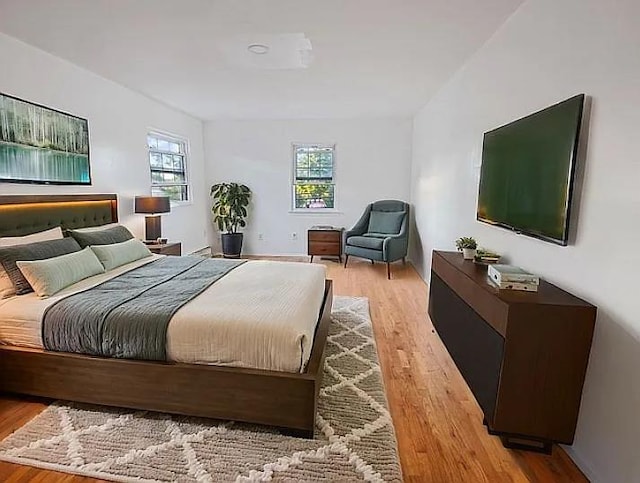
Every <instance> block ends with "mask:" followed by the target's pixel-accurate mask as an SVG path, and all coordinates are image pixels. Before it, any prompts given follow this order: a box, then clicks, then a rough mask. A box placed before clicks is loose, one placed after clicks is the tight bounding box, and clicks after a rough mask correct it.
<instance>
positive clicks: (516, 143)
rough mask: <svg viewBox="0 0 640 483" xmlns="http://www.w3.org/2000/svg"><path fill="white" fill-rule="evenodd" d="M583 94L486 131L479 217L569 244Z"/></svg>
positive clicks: (524, 232) (537, 236) (479, 193)
mask: <svg viewBox="0 0 640 483" xmlns="http://www.w3.org/2000/svg"><path fill="white" fill-rule="evenodd" d="M583 105H584V94H580V95H577V96H574V97H572V98H570V99H567V100H566V101H563V102H560V103H559V104H556V105H554V106H551V107H548V108H547V109H544V110H542V111H539V112H536V113H534V114H531V115H529V116H527V117H524V118H522V119H519V120H517V121H514V122H512V123H510V124H507V125H505V126H502V127H499V128H497V129H494V130H493V131H489V132H487V133H485V135H484V142H483V146H482V169H481V173H480V188H479V192H478V211H477V219H478V220H479V221H483V222H486V223H490V224H493V225H498V226H501V227H504V228H508V229H511V230H514V231H516V232H519V233H523V234H526V235H529V236H533V237H536V238H541V239H543V240H547V241H551V242H554V243H558V244H560V245H566V244H567V241H568V231H569V212H570V206H571V193H572V187H573V178H574V170H575V163H576V152H577V149H578V136H579V133H580V123H581V119H582V110H583Z"/></svg>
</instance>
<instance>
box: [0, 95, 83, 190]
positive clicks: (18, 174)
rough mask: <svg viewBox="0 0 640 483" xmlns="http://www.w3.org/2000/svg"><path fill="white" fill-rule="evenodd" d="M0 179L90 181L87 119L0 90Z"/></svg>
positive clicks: (48, 181) (15, 180)
mask: <svg viewBox="0 0 640 483" xmlns="http://www.w3.org/2000/svg"><path fill="white" fill-rule="evenodd" d="M0 182H10V183H38V184H61V185H77V184H79V185H90V184H91V169H90V165H89V123H88V122H87V120H86V119H82V118H80V117H76V116H72V115H70V114H66V113H64V112H60V111H56V110H55V109H50V108H48V107H45V106H41V105H38V104H33V103H31V102H27V101H24V100H22V99H18V98H16V97H12V96H8V95H6V94H0Z"/></svg>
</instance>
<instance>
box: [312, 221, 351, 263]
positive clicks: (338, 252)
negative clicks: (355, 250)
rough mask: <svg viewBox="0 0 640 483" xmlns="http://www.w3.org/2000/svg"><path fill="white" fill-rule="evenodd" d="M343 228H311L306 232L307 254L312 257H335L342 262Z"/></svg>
mask: <svg viewBox="0 0 640 483" xmlns="http://www.w3.org/2000/svg"><path fill="white" fill-rule="evenodd" d="M343 230H344V228H335V227H315V226H314V227H311V228H310V229H309V230H308V231H307V254H308V255H310V256H311V262H313V257H314V256H316V255H319V256H329V257H337V258H338V260H340V262H342V232H343Z"/></svg>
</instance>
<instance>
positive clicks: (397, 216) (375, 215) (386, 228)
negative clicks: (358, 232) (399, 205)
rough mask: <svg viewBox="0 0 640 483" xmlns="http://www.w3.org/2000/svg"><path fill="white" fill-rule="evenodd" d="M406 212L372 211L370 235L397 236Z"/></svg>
mask: <svg viewBox="0 0 640 483" xmlns="http://www.w3.org/2000/svg"><path fill="white" fill-rule="evenodd" d="M404 216H405V212H404V211H372V212H371V216H370V217H369V229H368V230H367V231H368V232H369V233H386V234H388V235H397V234H398V233H400V227H402V221H403V220H404Z"/></svg>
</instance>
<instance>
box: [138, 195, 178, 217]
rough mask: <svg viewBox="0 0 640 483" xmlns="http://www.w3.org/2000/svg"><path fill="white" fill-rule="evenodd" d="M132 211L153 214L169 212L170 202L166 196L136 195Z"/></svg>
mask: <svg viewBox="0 0 640 483" xmlns="http://www.w3.org/2000/svg"><path fill="white" fill-rule="evenodd" d="M134 205H135V206H134V211H135V212H136V213H146V214H151V215H154V214H156V213H169V212H170V211H171V204H170V203H169V197H168V196H136V197H135V200H134Z"/></svg>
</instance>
